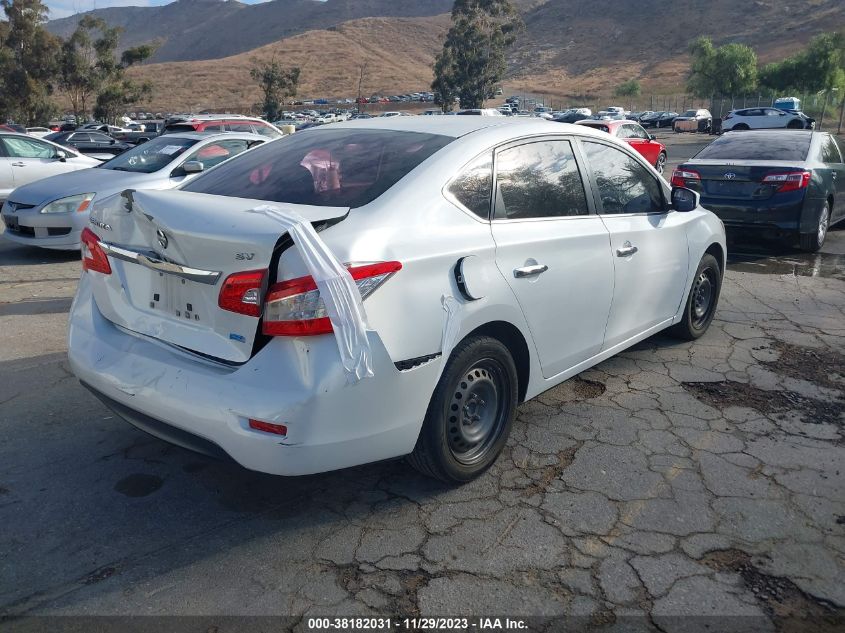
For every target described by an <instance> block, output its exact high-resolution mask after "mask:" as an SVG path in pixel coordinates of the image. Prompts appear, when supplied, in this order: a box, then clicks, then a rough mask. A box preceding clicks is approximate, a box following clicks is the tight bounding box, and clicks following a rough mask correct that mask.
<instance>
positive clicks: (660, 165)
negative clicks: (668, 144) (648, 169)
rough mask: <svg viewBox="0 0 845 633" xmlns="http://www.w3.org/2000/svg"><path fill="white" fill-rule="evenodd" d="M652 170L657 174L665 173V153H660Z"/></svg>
mask: <svg viewBox="0 0 845 633" xmlns="http://www.w3.org/2000/svg"><path fill="white" fill-rule="evenodd" d="M654 168H655V169H656V170H657V173H658V174H661V175H663V172H664V171H666V152H660V154H659V155H658V156H657V162H656V163H655V164H654Z"/></svg>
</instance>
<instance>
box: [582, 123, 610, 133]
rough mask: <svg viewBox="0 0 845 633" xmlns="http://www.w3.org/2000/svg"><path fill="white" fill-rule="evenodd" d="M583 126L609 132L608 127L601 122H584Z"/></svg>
mask: <svg viewBox="0 0 845 633" xmlns="http://www.w3.org/2000/svg"><path fill="white" fill-rule="evenodd" d="M584 127H591V128H593V129H594V130H601V131H602V132H610V128H609V127H608V126H606V125H602V124H601V123H584Z"/></svg>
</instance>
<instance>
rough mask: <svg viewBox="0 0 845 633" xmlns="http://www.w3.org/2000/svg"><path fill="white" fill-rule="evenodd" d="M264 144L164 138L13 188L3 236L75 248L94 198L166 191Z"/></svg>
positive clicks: (257, 139) (244, 138)
mask: <svg viewBox="0 0 845 633" xmlns="http://www.w3.org/2000/svg"><path fill="white" fill-rule="evenodd" d="M265 141H267V138H266V137H264V136H259V135H257V134H251V133H246V132H243V133H239V132H227V133H222V134H203V133H196V132H191V133H185V134H169V135H167V136H162V137H158V138H155V139H152V140H151V141H148V142H146V143H144V144H143V145H139V146H137V147H135V148H133V149H131V150H129V151H127V152H124V153H123V154H120V155H119V156H115V157H114V158H113V159H111V160H110V161H107V162H105V163H102V164H100V165H99V166H98V167H96V168H94V169H83V170H81V171H77V172H74V173H70V174H60V175H57V176H52V177H50V178H44V179H43V180H39V181H37V182H33V183H31V184H28V185H25V186H23V187H18V188H17V189H15V190H14V191H12V193H11V194H10V195H9V198H8V200H7V201H6V203H5V204H4V205H3V208H2V212H0V218H2V220H3V224H4V225H5V227H6V230H5V233H3V237H5V238H6V239H9V240H12V241H13V242H18V243H20V244H26V245H27V246H41V247H43V248H51V249H57V250H74V249H79V248H80V235H81V233H82V229H83V228H85V226H86V225H87V224H88V212H89V209H90V207H91V204H92V203H93V201H94V199H95V198H96V199H98V200H99V199H103V198H105V197H107V196H110V195H113V194H116V193H119V192H121V191H123V190H124V189H172V188H174V187H177V186H178V185H181V184H182V183H185V182H187V181H189V180H190V179H191V178H193V177H194V176H195V175H197V174H198V173H200V172H202V171H205V170H207V169H209V168H211V167H214V166H215V165H217V164H219V163H222V162H223V161H224V160H226V159H228V158H231V157H232V156H235V155H237V154H240V153H241V152H244V151H246V150H248V149H250V148H252V147H255V146H257V145H259V144H261V143H263V142H265Z"/></svg>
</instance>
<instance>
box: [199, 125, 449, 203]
mask: <svg viewBox="0 0 845 633" xmlns="http://www.w3.org/2000/svg"><path fill="white" fill-rule="evenodd" d="M452 140H453V139H452V137H448V136H442V135H440V134H423V133H418V132H399V131H395V130H360V129H333V130H332V129H313V130H308V131H306V132H300V133H297V134H294V135H292V136H289V137H286V138H285V139H283V140H280V141H277V142H274V143H267V144H266V145H264V146H262V147H259V148H257V149H255V150H253V151H251V152H247V153H245V154H244V155H243V156H239V157H238V158H236V159H234V160H232V161H230V162H227V163H226V164H224V165H221V166H220V167H218V168H217V169H215V170H213V171H210V172H208V173H205V174H200V175H199V176H198V177H197V178H195V179H194V180H193V181H191V182H190V183H189V184H188V185H186V186H185V187H184V188H183V189H184V190H185V191H193V192H195V193H209V194H215V195H219V196H233V197H239V198H254V199H257V200H269V201H274V202H288V203H291V204H310V205H315V206H339V207H353V208H354V207H360V206H363V205H365V204H368V203H370V202H372V201H373V200H375V199H376V198H378V197H379V196H380V195H381V194H383V193H384V192H385V191H387V190H388V189H390V188H391V187H392V186H393V185H394V184H396V183H397V182H398V181H399V180H400V179H401V178H402V177H403V176H405V175H407V174H408V173H409V172H411V171H412V170H413V169H414V168H415V167H417V166H418V165H419V164H420V163H421V162H423V161H424V160H425V159H426V158H428V157H429V156H431V155H432V154H434V153H435V152H436V151H438V150H439V149H441V148H443V147H445V146H446V145H447V144H448V143H450V142H451V141H452Z"/></svg>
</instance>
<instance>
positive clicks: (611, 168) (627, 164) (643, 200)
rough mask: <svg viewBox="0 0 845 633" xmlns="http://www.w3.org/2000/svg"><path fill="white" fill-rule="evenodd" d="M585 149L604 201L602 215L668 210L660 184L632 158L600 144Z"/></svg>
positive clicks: (584, 144)
mask: <svg viewBox="0 0 845 633" xmlns="http://www.w3.org/2000/svg"><path fill="white" fill-rule="evenodd" d="M582 145H583V147H584V153H585V155H586V157H587V160H588V161H589V163H590V168H591V169H592V171H593V177H594V178H595V183H596V187H597V189H598V193H599V197H600V198H601V209H600V212H601V213H603V214H615V213H653V212H662V211H664V210H665V208H664V207H665V205H664V203H663V194H662V191H661V187H660V185H659V184H658V182H657V180H656V179H655V178H654V177H653V176H652V175H651V174H650V173H649V172H648V170H646V168H645V167H643V166H642V165H641V164H640V163H639V162H638V161H636V160H635V159H634V158H633V157H631V156H628V154H626V153H625V152H623V151H621V150H619V149H617V148H615V147H609V146H608V145H603V144H601V143H593V142H589V141H586V142H583V143H582Z"/></svg>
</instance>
